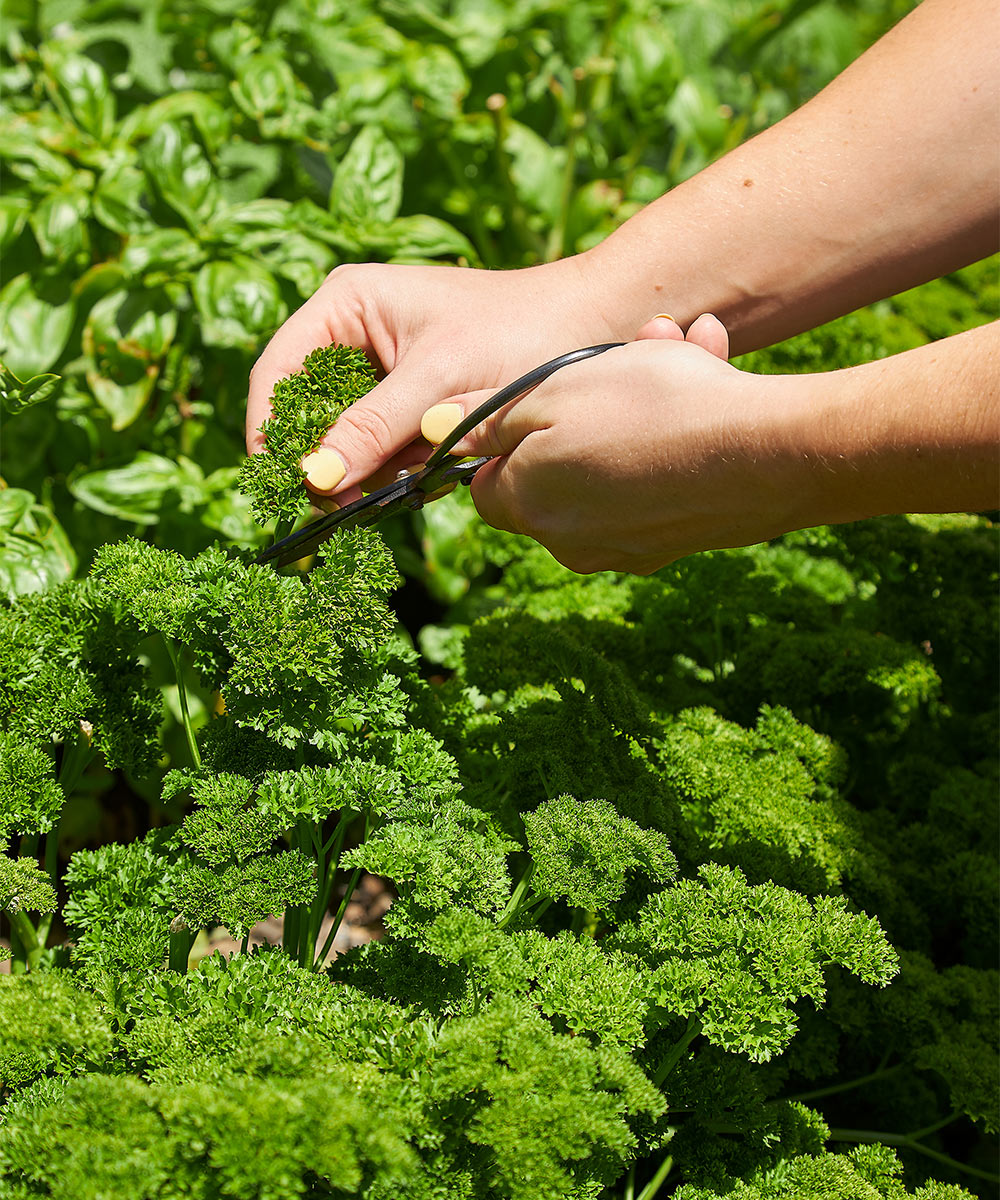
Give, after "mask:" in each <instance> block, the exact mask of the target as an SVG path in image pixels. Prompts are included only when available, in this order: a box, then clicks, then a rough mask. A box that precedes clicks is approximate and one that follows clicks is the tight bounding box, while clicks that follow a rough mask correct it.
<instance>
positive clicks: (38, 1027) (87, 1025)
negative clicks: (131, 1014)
mask: <svg viewBox="0 0 1000 1200" xmlns="http://www.w3.org/2000/svg"><path fill="white" fill-rule="evenodd" d="M112 1045H113V1035H112V1025H111V1022H110V1020H109V1017H108V1014H107V1013H106V1011H105V1010H104V1006H103V1005H102V1004H101V1003H100V1001H99V1000H98V998H97V997H96V996H95V995H94V994H93V993H92V992H90V991H88V990H87V989H86V988H84V987H81V986H80V985H79V983H78V982H77V981H76V979H75V978H74V976H72V975H71V974H70V973H69V972H66V971H50V972H46V973H42V974H38V973H35V972H32V973H31V974H29V975H26V976H17V975H13V976H11V975H2V976H0V1094H2V1093H3V1092H4V1091H5V1090H7V1089H10V1088H15V1087H18V1086H19V1085H21V1084H23V1083H28V1082H30V1081H32V1080H34V1079H37V1078H38V1077H40V1076H42V1075H45V1074H47V1073H53V1074H67V1073H74V1074H75V1073H76V1072H78V1071H81V1070H87V1069H92V1068H94V1067H96V1066H98V1065H99V1064H100V1063H101V1062H102V1061H103V1060H104V1059H105V1058H106V1056H107V1055H108V1054H109V1053H110V1051H111V1048H112Z"/></svg>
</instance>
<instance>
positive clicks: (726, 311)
mask: <svg viewBox="0 0 1000 1200" xmlns="http://www.w3.org/2000/svg"><path fill="white" fill-rule="evenodd" d="M998 64H1000V10H998V9H997V7H996V4H995V2H994V0H924V2H923V3H922V4H921V5H920V6H919V7H918V8H916V9H915V10H914V11H913V12H912V13H911V14H910V15H909V16H908V17H906V18H905V19H904V20H903V21H901V22H900V23H899V24H898V25H897V26H896V27H895V28H894V29H892V30H891V31H890V32H889V33H888V34H887V35H886V36H885V37H884V38H882V39H881V41H879V42H877V43H876V44H875V45H874V46H873V47H872V48H871V49H870V50H868V51H867V53H865V54H863V55H862V56H861V58H859V59H858V60H857V62H855V63H854V64H853V65H852V66H850V67H848V68H847V70H846V71H844V72H843V73H842V74H841V75H839V76H838V77H837V78H836V79H835V80H834V81H833V82H832V83H831V84H830V85H829V86H828V87H827V88H825V89H824V90H823V91H822V92H820V94H819V95H818V96H816V97H815V98H814V99H813V100H811V101H810V102H809V103H808V104H805V105H804V106H803V107H802V108H801V109H799V110H798V111H797V112H795V113H792V114H791V115H790V116H788V117H786V118H785V120H783V121H781V122H779V123H778V124H777V125H775V126H773V127H772V128H771V129H768V130H766V131H765V132H764V133H761V134H760V135H758V136H757V137H756V138H753V139H752V140H751V141H749V142H747V143H745V144H744V145H743V146H740V147H739V148H738V149H736V150H734V151H732V152H731V153H730V154H728V155H727V156H726V157H725V158H723V159H721V160H720V161H719V162H717V163H715V164H714V165H712V166H711V167H708V168H707V169H705V170H704V171H702V172H700V173H699V174H698V175H697V176H695V177H694V178H693V179H691V180H689V181H688V182H686V183H684V184H681V185H680V186H679V187H677V188H675V189H674V190H673V191H671V192H669V193H667V195H665V196H663V197H661V198H660V199H659V200H657V201H655V202H654V203H652V204H650V205H649V206H648V207H647V208H645V209H644V210H643V211H642V212H640V213H638V214H637V215H636V216H635V217H633V218H632V219H631V220H630V221H628V222H627V223H626V224H625V225H623V226H622V228H621V229H620V230H618V231H617V232H616V233H614V234H612V235H611V236H610V237H609V238H608V239H607V240H606V241H604V242H603V243H602V244H601V245H600V246H598V247H597V248H596V249H595V250H593V251H590V252H589V254H588V255H586V256H584V257H585V258H586V259H589V262H588V263H587V267H588V269H589V270H590V271H592V272H593V273H595V274H596V275H598V276H599V277H600V278H601V279H602V280H603V281H604V288H603V291H602V294H603V295H604V297H605V312H606V313H607V314H608V321H609V324H610V325H612V326H614V327H615V328H621V329H635V328H636V327H637V326H638V325H640V324H641V323H642V322H643V321H644V320H645V319H646V318H648V317H649V316H650V315H651V314H652V313H655V312H659V311H667V312H670V313H672V314H673V315H674V316H675V317H676V318H677V319H678V320H679V322H680V323H681V325H684V326H686V325H687V324H688V323H689V322H690V321H691V320H692V319H693V318H694V317H696V316H697V315H698V314H699V313H702V312H712V313H715V314H716V315H717V316H718V317H719V318H720V319H721V320H722V321H723V323H724V324H725V325H726V326H727V328H728V329H729V332H730V337H731V338H732V342H733V351H734V353H737V354H738V353H742V352H744V351H746V350H751V349H755V348H757V347H760V346H764V345H770V344H771V343H773V342H776V341H780V340H781V339H783V338H786V337H790V336H791V335H792V334H794V333H798V332H801V331H802V330H803V329H809V328H813V327H814V326H816V325H818V324H821V323H822V322H823V321H827V320H830V319H831V318H833V317H835V316H839V315H841V314H842V313H845V312H849V311H851V310H852V309H855V308H858V307H860V306H861V305H863V304H867V303H869V302H871V301H872V300H875V299H879V298H881V297H883V296H889V295H894V294H895V293H897V292H900V291H903V290H904V289H906V288H908V287H913V286H915V285H916V284H918V283H923V282H925V281H926V280H928V279H932V278H936V277H938V276H940V275H943V274H946V273H947V272H949V271H953V270H955V269H957V268H958V267H960V266H964V265H965V264H967V263H969V262H973V261H975V260H977V259H979V258H984V257H985V256H986V255H987V254H990V253H992V252H993V251H994V250H995V249H996V248H997V245H998V238H1000V221H998V204H1000V70H998Z"/></svg>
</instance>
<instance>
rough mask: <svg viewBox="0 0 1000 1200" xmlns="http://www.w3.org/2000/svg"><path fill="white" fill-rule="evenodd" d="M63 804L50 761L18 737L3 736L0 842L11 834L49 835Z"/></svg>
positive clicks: (0, 744) (0, 737) (0, 742)
mask: <svg viewBox="0 0 1000 1200" xmlns="http://www.w3.org/2000/svg"><path fill="white" fill-rule="evenodd" d="M64 800H65V796H64V795H63V793H62V791H61V789H60V788H59V785H58V784H57V783H56V781H55V775H54V772H53V769H52V760H51V758H49V756H48V755H47V754H45V753H44V751H42V750H40V749H39V748H38V747H37V746H33V745H32V744H31V743H30V742H27V741H24V740H23V739H22V738H19V737H18V736H17V735H16V734H10V733H0V842H5V841H6V840H7V839H8V838H9V837H10V835H11V832H15V833H46V832H48V830H50V829H51V828H52V826H53V824H54V823H55V821H56V819H57V818H58V815H59V811H60V810H61V808H62V806H63V801H64Z"/></svg>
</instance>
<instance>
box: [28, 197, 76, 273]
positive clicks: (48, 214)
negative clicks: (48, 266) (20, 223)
mask: <svg viewBox="0 0 1000 1200" xmlns="http://www.w3.org/2000/svg"><path fill="white" fill-rule="evenodd" d="M89 214H90V197H89V196H88V195H87V194H86V193H85V192H81V191H76V190H71V189H66V188H60V190H59V191H56V192H50V193H49V194H48V195H47V196H45V197H44V198H43V199H42V201H41V203H40V204H39V205H38V207H37V208H36V209H35V211H34V212H33V213H32V214H31V217H30V221H31V229H32V232H33V233H34V235H35V240H36V241H37V242H38V248H39V249H40V250H41V252H42V255H43V257H45V258H54V259H56V260H57V261H59V262H66V261H67V260H70V259H74V258H76V257H77V256H78V255H81V254H83V253H84V252H85V251H87V250H88V248H89V237H88V234H87V224H86V222H87V217H88V216H89Z"/></svg>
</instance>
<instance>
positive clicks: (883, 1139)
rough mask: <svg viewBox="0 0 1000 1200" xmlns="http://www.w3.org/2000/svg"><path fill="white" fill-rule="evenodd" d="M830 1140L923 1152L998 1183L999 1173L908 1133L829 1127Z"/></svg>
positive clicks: (967, 1173)
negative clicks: (941, 1150) (964, 1159)
mask: <svg viewBox="0 0 1000 1200" xmlns="http://www.w3.org/2000/svg"><path fill="white" fill-rule="evenodd" d="M830 1141H831V1142H865V1143H869V1142H874V1143H881V1144H882V1145H884V1146H901V1147H903V1148H904V1149H906V1150H912V1151H914V1152H915V1153H916V1154H923V1155H926V1157H927V1158H933V1159H934V1161H935V1162H939V1163H944V1164H945V1166H947V1167H950V1168H951V1169H952V1170H953V1171H960V1172H962V1173H963V1174H965V1175H972V1176H974V1177H975V1178H976V1179H988V1180H989V1181H990V1183H1000V1175H997V1174H995V1173H994V1172H992V1171H982V1170H980V1169H979V1167H970V1166H966V1164H965V1163H960V1162H959V1161H958V1160H957V1159H954V1158H951V1157H950V1156H949V1155H947V1154H942V1153H941V1152H940V1151H938V1150H932V1149H931V1148H930V1147H929V1146H925V1145H924V1144H923V1143H922V1142H917V1141H914V1139H913V1137H912V1136H911V1135H910V1134H908V1133H884V1132H876V1131H874V1130H871V1129H831V1130H830Z"/></svg>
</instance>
